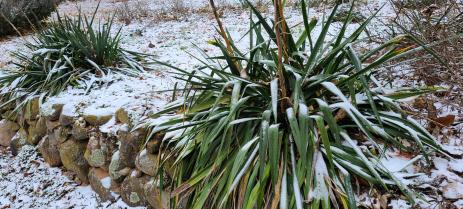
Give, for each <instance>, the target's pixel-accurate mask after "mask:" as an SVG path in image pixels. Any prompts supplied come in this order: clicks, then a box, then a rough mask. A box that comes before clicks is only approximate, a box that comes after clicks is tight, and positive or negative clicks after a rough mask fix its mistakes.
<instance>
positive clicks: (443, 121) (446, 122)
mask: <svg viewBox="0 0 463 209" xmlns="http://www.w3.org/2000/svg"><path fill="white" fill-rule="evenodd" d="M434 122H435V123H437V125H438V126H441V127H448V126H450V125H452V124H453V123H454V122H455V115H447V116H444V117H439V118H436V119H435V120H434Z"/></svg>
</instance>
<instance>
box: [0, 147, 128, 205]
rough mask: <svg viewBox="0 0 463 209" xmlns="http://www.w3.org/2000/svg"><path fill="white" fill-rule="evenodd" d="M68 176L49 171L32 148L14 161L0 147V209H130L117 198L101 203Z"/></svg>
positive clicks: (25, 149)
mask: <svg viewBox="0 0 463 209" xmlns="http://www.w3.org/2000/svg"><path fill="white" fill-rule="evenodd" d="M70 176H71V175H70V174H67V173H65V172H63V171H62V170H61V169H60V168H51V167H49V166H48V165H47V164H46V163H45V162H44V161H43V159H42V158H41V157H40V156H39V155H38V152H37V151H36V150H35V148H34V147H32V146H24V147H23V148H22V149H21V151H20V152H19V153H18V155H17V156H15V157H13V156H12V155H11V153H10V152H9V151H7V150H6V149H5V148H2V147H0V208H1V209H7V208H13V209H16V208H17V209H19V208H31V209H32V208H37V209H39V208H50V209H63V208H82V209H84V208H85V209H100V208H108V209H123V208H130V207H128V206H127V205H126V204H125V203H124V202H123V201H122V200H121V199H120V198H119V199H118V201H116V202H114V203H111V202H101V201H100V200H99V199H98V197H97V194H96V193H95V192H93V191H92V189H91V188H90V186H78V185H77V184H76V183H74V182H73V181H72V180H71V179H70Z"/></svg>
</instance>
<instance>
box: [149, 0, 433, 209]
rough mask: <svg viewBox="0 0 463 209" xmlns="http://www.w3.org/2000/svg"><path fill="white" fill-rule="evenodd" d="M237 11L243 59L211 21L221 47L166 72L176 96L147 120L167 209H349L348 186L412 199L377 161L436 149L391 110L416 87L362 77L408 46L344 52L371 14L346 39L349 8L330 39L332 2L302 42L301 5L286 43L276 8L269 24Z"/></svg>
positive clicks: (307, 23)
mask: <svg viewBox="0 0 463 209" xmlns="http://www.w3.org/2000/svg"><path fill="white" fill-rule="evenodd" d="M211 2H212V3H213V1H211ZM247 3H248V5H249V7H250V8H251V10H252V13H253V18H257V19H256V21H254V19H253V18H252V17H251V18H250V22H251V23H250V31H249V32H248V34H249V38H250V43H251V45H250V51H249V52H247V53H244V52H241V51H240V50H239V49H238V48H237V47H236V46H235V45H234V42H233V40H232V39H231V38H230V35H229V34H228V33H227V32H226V30H225V29H224V27H223V26H222V24H221V22H220V21H219V29H218V31H219V33H220V35H221V37H222V39H216V40H214V41H211V44H213V45H215V46H217V47H219V48H220V49H221V52H222V54H221V55H220V56H215V57H209V56H207V55H205V56H206V60H205V61H203V64H204V66H203V67H201V68H199V69H194V70H190V71H189V70H183V69H179V68H176V67H175V66H170V65H169V66H170V67H172V68H174V69H175V71H174V74H175V75H176V77H177V78H178V79H180V80H183V81H184V82H186V86H185V88H184V89H183V94H184V99H183V100H181V101H177V102H174V103H172V104H171V105H169V106H168V107H166V108H165V109H164V110H162V111H160V112H158V113H156V114H154V115H153V117H154V118H156V119H155V120H153V121H152V122H149V123H148V124H147V125H148V126H150V127H151V137H152V138H154V140H162V143H163V144H162V146H161V148H162V149H161V152H163V155H162V156H164V158H163V159H162V161H163V162H167V161H168V160H173V161H175V165H174V168H175V172H174V174H173V181H172V182H173V185H172V187H173V188H174V189H173V190H172V192H171V197H172V198H173V201H172V202H173V203H172V205H171V207H172V208H177V207H178V205H177V204H178V203H179V202H181V203H182V205H183V204H186V208H194V209H200V208H246V209H253V208H278V207H279V208H297V209H302V208H313V209H315V208H356V201H355V195H354V192H353V186H352V183H353V182H355V179H362V181H361V182H368V183H369V184H371V185H374V186H377V187H378V188H382V189H385V190H388V189H399V190H400V191H402V192H403V193H404V194H405V195H407V196H408V197H409V198H410V201H413V199H414V197H415V195H414V193H413V192H412V191H410V190H409V189H408V188H407V187H406V186H405V185H404V184H402V182H401V181H400V180H398V179H397V178H396V177H395V176H394V175H393V174H392V173H391V172H390V171H388V170H387V169H386V168H385V167H384V166H383V165H382V164H381V163H380V161H379V158H380V156H381V155H382V154H383V153H384V152H385V149H386V148H388V147H396V148H399V149H401V150H403V151H404V152H411V153H422V155H423V156H425V158H426V159H428V154H429V153H430V152H431V151H436V150H437V151H440V152H442V150H441V148H440V145H439V143H438V142H436V140H435V139H434V137H433V136H432V135H431V134H429V133H428V132H427V131H426V130H425V129H424V128H422V127H421V126H420V124H418V123H417V122H416V121H415V120H413V119H412V118H410V117H408V116H407V115H406V112H405V111H403V110H402V109H401V107H400V104H398V103H397V102H396V100H398V99H403V98H407V97H410V96H413V95H416V94H420V93H423V92H426V91H427V90H426V89H419V90H413V89H402V90H391V89H386V88H384V87H383V86H381V84H380V83H379V82H378V81H377V80H376V79H375V78H374V73H375V72H376V71H377V70H379V69H380V67H381V66H382V64H384V63H385V62H387V61H389V60H391V59H396V58H398V57H401V56H404V55H405V54H407V53H412V52H413V51H415V50H418V49H408V48H407V49H401V48H398V47H397V46H399V45H400V43H401V41H402V40H403V39H404V38H405V37H397V38H394V39H392V40H390V41H388V42H386V43H384V44H383V45H381V46H379V47H377V48H375V49H373V50H371V51H368V52H365V53H363V54H359V53H358V52H356V50H355V48H354V46H353V45H354V44H355V43H357V42H358V41H359V37H360V36H361V34H362V33H363V32H364V31H365V28H366V27H367V25H368V24H369V22H370V21H371V19H372V18H373V17H374V15H373V16H372V17H370V18H368V19H367V20H366V21H365V22H364V23H362V24H360V25H359V26H358V28H357V29H356V30H355V31H352V32H351V33H347V26H348V25H349V24H350V22H351V21H352V9H351V11H350V15H348V18H347V19H346V20H345V21H344V23H343V26H342V28H341V29H340V30H339V31H338V32H337V36H334V37H332V38H330V37H329V36H328V35H327V34H328V31H329V30H330V27H331V23H332V21H333V17H334V15H335V14H336V11H337V8H338V5H339V4H337V5H336V6H335V7H334V9H333V10H332V12H331V14H330V15H328V16H327V18H326V21H324V22H322V23H321V27H322V30H321V33H320V34H318V36H317V37H314V36H313V33H312V30H313V29H314V27H316V25H317V20H315V19H314V20H309V19H308V14H307V11H308V10H307V7H306V1H304V0H301V2H300V3H301V6H302V16H303V19H304V30H303V32H302V34H301V35H300V36H298V37H295V35H293V34H292V33H291V30H290V27H289V26H288V25H287V23H286V21H285V18H284V14H283V7H284V5H283V3H282V1H281V0H275V1H273V3H274V6H275V17H274V18H273V21H272V23H274V24H270V23H268V21H267V20H266V18H264V17H263V16H262V14H261V13H259V11H258V10H257V9H256V8H255V7H254V6H253V5H252V4H250V3H249V2H247ZM212 5H213V4H212ZM331 32H332V31H331ZM266 37H268V38H266ZM200 60H201V59H200ZM163 64H165V63H163ZM165 65H167V64H165ZM427 89H429V88H427ZM177 90H178V89H177ZM158 117H160V118H158ZM151 137H150V138H151ZM405 141H407V142H409V143H410V144H412V146H406V145H404V144H406V143H404V142H405ZM161 170H162V169H161ZM160 175H162V172H160Z"/></svg>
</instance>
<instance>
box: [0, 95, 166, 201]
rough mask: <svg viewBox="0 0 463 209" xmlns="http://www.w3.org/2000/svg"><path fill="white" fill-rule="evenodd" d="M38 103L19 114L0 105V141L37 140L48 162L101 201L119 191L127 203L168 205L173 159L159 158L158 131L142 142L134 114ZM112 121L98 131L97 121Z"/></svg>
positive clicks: (113, 197)
mask: <svg viewBox="0 0 463 209" xmlns="http://www.w3.org/2000/svg"><path fill="white" fill-rule="evenodd" d="M39 104H40V102H39V98H36V99H34V100H32V101H31V102H29V103H28V105H27V106H26V108H25V109H24V111H22V112H21V113H20V114H19V115H18V117H10V118H8V117H6V116H8V114H9V113H11V112H12V109H11V108H10V109H8V108H7V109H5V110H1V113H2V118H3V119H2V120H1V121H0V142H1V144H0V145H2V146H10V147H11V149H15V150H16V149H19V148H20V147H21V146H22V145H24V144H32V145H37V147H38V151H39V152H40V153H41V155H42V156H43V158H44V160H45V161H46V162H47V163H48V164H49V165H50V166H53V167H58V166H63V167H64V168H65V169H66V170H68V171H71V172H72V173H74V174H75V180H76V181H77V182H80V183H81V184H90V186H91V187H92V189H93V190H94V191H95V192H96V193H97V194H98V195H99V196H100V198H101V199H102V200H103V201H115V200H116V196H117V195H120V196H121V198H122V200H123V201H124V202H126V203H127V204H128V205H129V206H151V207H154V208H160V209H163V208H169V199H170V192H169V191H170V189H169V188H167V186H168V185H170V181H171V178H170V177H171V176H172V174H173V173H172V164H171V163H169V161H167V162H163V163H160V162H161V160H163V158H162V156H161V154H160V153H159V141H160V140H159V139H160V138H161V136H156V137H154V138H156V139H154V140H152V141H149V142H146V138H147V131H146V130H145V129H144V128H138V129H137V130H132V129H133V126H134V124H135V122H134V121H136V120H138V119H139V118H134V117H138V116H137V115H136V114H130V113H129V112H128V111H126V110H125V109H119V110H118V111H116V112H115V113H114V114H107V115H91V114H86V113H85V111H84V113H83V114H81V115H73V114H69V113H67V112H66V111H63V109H66V107H65V104H53V105H52V106H51V107H47V108H46V110H45V109H44V108H43V107H42V109H41V107H40V105H39ZM13 118H15V120H14V121H13ZM111 122H112V123H114V126H115V127H118V128H117V130H116V132H115V133H114V134H113V133H103V132H102V131H100V126H102V125H104V124H107V123H111ZM161 164H162V165H163V166H162V169H161V166H160V165H161ZM160 172H163V174H162V175H159V174H160ZM159 176H163V179H161V180H160V179H159ZM161 185H164V188H163V189H161Z"/></svg>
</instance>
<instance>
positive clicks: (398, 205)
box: [389, 199, 412, 209]
mask: <svg viewBox="0 0 463 209" xmlns="http://www.w3.org/2000/svg"><path fill="white" fill-rule="evenodd" d="M389 207H391V209H410V208H412V206H411V205H410V204H409V203H408V202H407V201H405V200H402V199H398V200H391V203H389Z"/></svg>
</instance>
